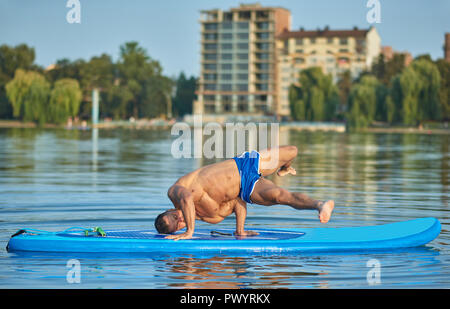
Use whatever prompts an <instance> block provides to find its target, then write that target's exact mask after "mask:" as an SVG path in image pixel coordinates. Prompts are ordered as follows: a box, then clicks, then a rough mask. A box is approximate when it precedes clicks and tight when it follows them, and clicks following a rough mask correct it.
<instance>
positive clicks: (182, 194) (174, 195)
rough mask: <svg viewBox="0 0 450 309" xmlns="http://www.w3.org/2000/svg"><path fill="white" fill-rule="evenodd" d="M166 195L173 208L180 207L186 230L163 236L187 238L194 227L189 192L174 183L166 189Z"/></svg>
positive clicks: (193, 206) (193, 213) (193, 211)
mask: <svg viewBox="0 0 450 309" xmlns="http://www.w3.org/2000/svg"><path fill="white" fill-rule="evenodd" d="M168 196H169V198H170V200H171V201H172V203H173V204H174V206H175V208H177V209H181V211H182V212H183V216H184V222H185V223H186V232H184V233H182V234H177V235H169V236H166V237H165V238H168V239H173V240H178V239H189V238H191V237H192V235H193V234H194V229H195V205H194V199H193V197H192V194H191V192H190V191H189V190H188V189H186V188H185V187H183V186H180V185H174V186H172V187H171V188H170V189H169V191H168Z"/></svg>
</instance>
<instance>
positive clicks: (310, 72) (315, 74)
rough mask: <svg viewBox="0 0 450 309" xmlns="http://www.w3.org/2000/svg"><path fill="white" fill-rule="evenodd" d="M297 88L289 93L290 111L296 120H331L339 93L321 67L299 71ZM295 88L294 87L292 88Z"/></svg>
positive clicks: (337, 102)
mask: <svg viewBox="0 0 450 309" xmlns="http://www.w3.org/2000/svg"><path fill="white" fill-rule="evenodd" d="M299 84H300V87H298V88H299V89H298V90H296V91H295V92H291V93H290V106H291V112H292V115H293V117H294V119H296V120H303V119H300V118H296V117H298V116H303V115H304V117H305V119H304V120H309V121H324V120H331V119H332V118H333V117H334V116H335V114H336V107H337V105H338V104H339V94H338V89H337V87H336V85H334V84H333V80H332V78H331V76H330V75H325V74H323V72H322V69H321V68H318V67H313V68H308V69H305V70H303V71H301V73H300V78H299ZM294 89H295V88H294Z"/></svg>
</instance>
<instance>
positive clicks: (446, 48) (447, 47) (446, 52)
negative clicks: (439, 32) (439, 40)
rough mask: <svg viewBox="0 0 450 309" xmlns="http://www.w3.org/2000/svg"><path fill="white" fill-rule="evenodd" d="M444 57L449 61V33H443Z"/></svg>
mask: <svg viewBox="0 0 450 309" xmlns="http://www.w3.org/2000/svg"><path fill="white" fill-rule="evenodd" d="M444 58H445V60H446V61H448V62H450V33H446V34H445V45H444Z"/></svg>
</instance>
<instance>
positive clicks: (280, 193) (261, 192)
mask: <svg viewBox="0 0 450 309" xmlns="http://www.w3.org/2000/svg"><path fill="white" fill-rule="evenodd" d="M250 199H251V201H252V202H253V203H255V204H259V205H265V206H271V205H289V206H291V207H293V208H295V209H299V210H300V209H313V210H317V211H318V212H319V220H320V222H321V223H327V222H328V221H329V220H330V218H331V213H332V212H333V208H334V201H332V200H329V201H326V202H323V201H318V200H314V199H312V198H310V197H309V196H307V195H305V194H302V193H297V192H289V191H288V190H286V189H283V188H280V187H278V186H277V185H275V184H274V183H273V182H271V181H270V180H268V179H265V178H262V177H261V178H260V179H259V180H258V182H257V183H256V184H255V187H254V189H253V192H252V194H251V196H250Z"/></svg>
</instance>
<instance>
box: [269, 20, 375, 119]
mask: <svg viewBox="0 0 450 309" xmlns="http://www.w3.org/2000/svg"><path fill="white" fill-rule="evenodd" d="M277 50H278V51H279V52H278V54H279V56H278V59H277V61H278V66H277V67H278V75H277V76H278V82H277V86H278V94H279V95H278V101H277V106H276V114H277V115H280V116H289V114H290V109H289V99H288V89H289V86H290V85H291V84H295V83H298V78H299V72H301V71H302V70H304V69H306V68H309V67H320V68H322V71H323V72H324V73H325V74H331V75H332V77H333V79H334V81H336V80H337V79H338V76H339V74H340V73H343V72H345V71H350V73H351V74H352V76H353V77H356V76H358V75H359V74H360V73H361V72H363V71H364V70H365V69H368V68H370V67H371V66H372V63H373V61H374V60H375V59H376V58H377V57H378V55H379V54H380V52H381V39H380V36H379V35H378V33H377V31H376V29H375V28H374V27H371V28H369V29H358V28H356V27H355V28H353V29H351V30H330V29H329V28H328V27H325V28H324V29H322V30H321V29H317V30H312V31H307V30H304V29H300V30H299V31H289V30H286V31H283V32H282V33H281V34H280V35H278V36H277Z"/></svg>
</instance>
